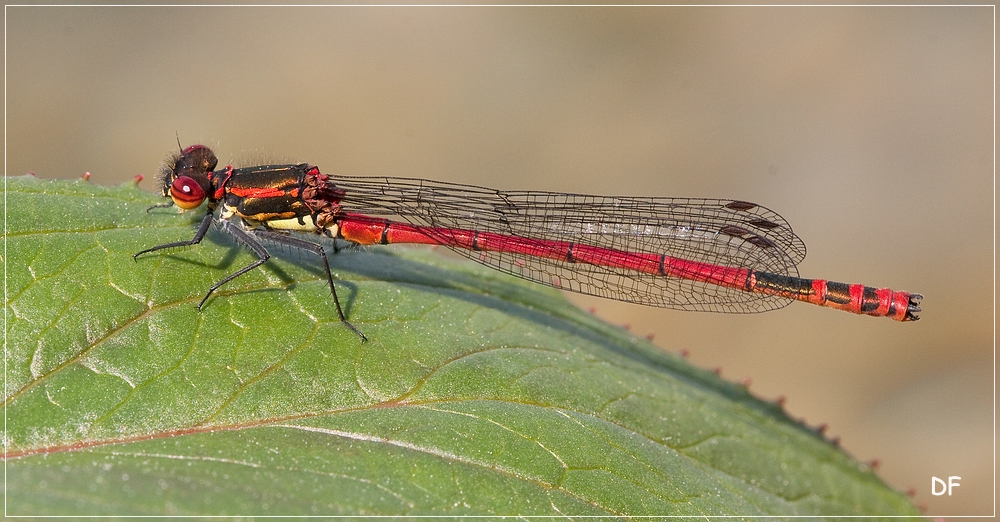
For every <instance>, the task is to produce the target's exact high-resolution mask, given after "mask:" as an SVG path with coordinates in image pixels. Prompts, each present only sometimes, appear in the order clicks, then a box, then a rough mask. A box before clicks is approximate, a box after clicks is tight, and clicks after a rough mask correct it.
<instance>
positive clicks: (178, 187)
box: [170, 176, 205, 210]
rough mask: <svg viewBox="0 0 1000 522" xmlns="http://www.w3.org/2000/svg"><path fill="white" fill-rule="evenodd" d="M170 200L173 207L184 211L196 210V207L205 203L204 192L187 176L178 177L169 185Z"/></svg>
mask: <svg viewBox="0 0 1000 522" xmlns="http://www.w3.org/2000/svg"><path fill="white" fill-rule="evenodd" d="M170 199H172V200H174V205H177V206H178V207H180V208H182V209H184V210H191V209H193V208H198V205H201V202H202V201H205V190H204V189H202V188H201V185H199V184H198V182H196V181H195V180H193V179H191V178H189V177H187V176H178V177H177V179H175V180H174V182H173V183H171V184H170Z"/></svg>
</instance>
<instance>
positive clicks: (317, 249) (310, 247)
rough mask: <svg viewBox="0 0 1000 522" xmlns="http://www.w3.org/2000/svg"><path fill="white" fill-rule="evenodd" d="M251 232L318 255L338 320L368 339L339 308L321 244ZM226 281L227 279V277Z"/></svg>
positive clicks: (275, 233) (275, 234)
mask: <svg viewBox="0 0 1000 522" xmlns="http://www.w3.org/2000/svg"><path fill="white" fill-rule="evenodd" d="M234 228H235V226H234ZM240 232H243V231H242V230H241V231H240ZM243 233H244V234H246V232H243ZM252 233H253V235H255V236H257V237H260V238H263V239H265V240H267V241H273V242H275V243H280V244H282V245H287V246H290V247H292V248H298V249H300V250H306V251H308V252H312V253H313V254H316V255H318V256H319V257H320V259H322V260H323V269H324V270H326V279H327V282H329V283H330V293H331V294H333V304H334V305H336V307H337V315H339V316H340V322H342V323H344V326H346V327H348V328H350V329H351V331H353V332H354V333H356V334H358V337H361V342H365V341H367V340H368V338H367V337H365V334H363V333H361V330H358V329H357V328H356V327H355V326H354V325H353V324H351V323H350V321H348V320H347V317H346V316H345V315H344V311H343V309H341V308H340V300H339V299H337V289H336V287H334V286H333V274H331V273H330V262H329V261H328V260H327V258H326V251H325V250H324V249H323V247H322V245H318V244H316V243H313V242H311V241H305V240H302V239H296V238H294V237H289V236H286V235H285V234H280V233H278V232H272V231H270V230H264V229H257V230H253V231H252ZM262 248H263V247H262ZM261 262H263V261H261ZM254 266H256V265H254ZM247 269H249V267H248V268H247ZM247 269H244V271H245V270H247ZM237 275H239V274H234V275H233V276H230V279H231V278H232V277H236V276H237ZM227 281H228V279H227ZM224 282H225V281H223V283H224ZM219 284H222V283H219ZM217 286H218V285H217Z"/></svg>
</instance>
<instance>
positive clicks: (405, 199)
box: [333, 176, 806, 313]
mask: <svg viewBox="0 0 1000 522" xmlns="http://www.w3.org/2000/svg"><path fill="white" fill-rule="evenodd" d="M333 181H334V183H335V184H336V186H337V188H338V189H341V190H343V191H344V195H343V197H342V200H341V205H342V210H343V212H348V213H358V214H365V215H368V216H377V217H384V218H386V219H389V220H393V221H401V222H406V223H409V224H412V225H415V226H418V227H423V228H422V231H423V233H425V234H427V235H428V236H431V237H433V238H435V239H438V240H446V239H448V237H449V236H450V235H452V234H453V233H456V232H460V231H467V230H474V231H479V232H493V233H496V234H504V235H511V236H521V237H527V238H531V239H534V240H541V241H560V242H566V241H572V242H574V243H577V244H587V245H593V246H596V247H600V248H607V249H613V250H618V251H621V252H634V253H647V254H666V255H668V256H671V257H675V258H680V259H686V260H692V261H698V262H702V263H709V264H713V265H720V266H726V267H733V268H748V269H751V270H758V271H764V272H770V273H773V274H780V275H788V276H794V277H797V276H798V269H797V268H796V265H797V264H798V263H799V262H801V261H802V259H803V258H804V257H805V254H806V248H805V245H804V244H803V242H802V240H801V239H799V238H798V236H796V235H795V234H794V233H793V232H792V229H791V227H790V226H789V225H788V223H787V222H785V220H784V219H783V218H782V217H781V216H779V215H778V214H777V213H775V212H773V211H771V210H769V209H767V208H765V207H762V206H760V205H756V204H753V203H747V202H743V201H735V200H726V199H700V198H654V197H617V196H590V195H582V194H563V193H555V192H539V191H501V190H493V189H488V188H484V187H476V186H472V185H460V184H453V183H443V182H435V181H428V180H421V179H407V178H371V177H345V176H336V177H333ZM442 243H447V241H442ZM452 250H454V251H455V252H457V253H459V254H461V255H463V256H465V257H468V258H469V259H472V260H473V261H476V262H479V263H482V264H484V265H487V266H489V267H491V268H494V269H497V270H500V271H502V272H506V273H508V274H512V275H515V276H518V277H522V278H524V279H528V280H530V281H534V282H536V283H541V284H544V285H549V286H553V287H556V288H561V289H564V290H571V291H574V292H580V293H583V294H589V295H595V296H599V297H605V298H610V299H616V300H620V301H627V302H631V303H639V304H644V305H650V306H659V307H665V308H675V309H682V310H701V311H715V312H729V313H754V312H762V311H766V310H771V309H775V308H780V307H782V306H785V305H786V304H788V303H789V302H791V301H790V300H788V299H786V298H782V297H777V296H766V295H760V294H753V293H748V292H743V291H740V290H738V289H733V288H726V287H720V286H716V285H712V284H710V283H704V282H699V281H691V280H686V279H680V278H674V277H664V276H661V275H656V274H648V273H641V272H636V271H631V270H627V269H622V268H615V267H605V266H596V265H591V264H585V263H572V262H568V261H566V260H556V259H548V258H540V257H534V256H526V255H524V254H518V253H511V252H495V251H488V252H483V251H472V250H466V249H461V248H452Z"/></svg>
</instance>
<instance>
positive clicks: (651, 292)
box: [133, 145, 922, 340]
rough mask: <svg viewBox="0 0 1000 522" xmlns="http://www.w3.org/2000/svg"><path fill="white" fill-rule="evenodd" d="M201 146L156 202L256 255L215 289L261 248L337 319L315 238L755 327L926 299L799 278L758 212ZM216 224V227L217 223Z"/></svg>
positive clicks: (898, 315)
mask: <svg viewBox="0 0 1000 522" xmlns="http://www.w3.org/2000/svg"><path fill="white" fill-rule="evenodd" d="M217 163H218V160H217V159H216V157H215V154H214V153H213V152H212V151H211V150H210V149H209V148H208V147H205V146H204V145H192V146H190V147H187V148H185V149H183V150H182V151H181V153H180V154H179V155H177V156H175V157H174V158H173V159H172V160H171V161H170V162H169V164H168V165H167V166H166V167H164V169H163V172H162V174H163V179H162V182H163V196H165V197H169V198H171V202H169V203H163V204H160V205H155V206H153V207H150V209H153V208H156V207H169V206H172V205H176V206H177V207H179V208H180V209H181V210H182V211H184V210H193V209H196V208H198V207H200V206H201V205H202V204H203V203H205V202H207V203H208V205H207V212H206V214H205V217H204V218H203V219H202V221H201V225H200V226H199V227H198V230H197V232H195V235H194V238H192V239H191V240H188V241H178V242H175V243H168V244H165V245H159V246H155V247H152V248H148V249H146V250H143V251H142V252H139V253H137V254H135V256H133V257H134V258H138V257H139V256H140V255H142V254H146V253H149V252H154V251H157V250H161V249H164V248H173V247H183V246H191V245H195V244H197V243H198V242H200V241H201V240H202V238H204V237H205V234H206V233H207V232H208V229H209V227H210V226H211V224H212V222H213V221H216V222H218V224H219V226H220V228H221V229H222V230H223V231H225V232H227V233H229V234H231V235H232V236H234V237H235V238H236V240H237V241H238V242H239V243H241V244H242V245H244V246H246V247H247V248H249V249H250V250H252V251H253V252H254V253H255V254H256V255H257V260H256V261H254V262H253V263H251V264H249V265H247V266H245V267H243V268H241V269H239V270H237V271H236V272H234V273H232V274H231V275H229V276H227V277H225V278H224V279H222V280H221V281H219V282H218V283H216V284H215V285H213V286H212V287H211V288H210V289H209V290H208V293H207V294H205V297H204V298H203V299H202V300H201V302H200V303H198V308H199V309H200V308H201V307H202V305H204V304H205V302H206V301H207V300H208V298H209V296H211V295H212V292H214V291H215V290H216V289H218V288H219V287H220V286H222V285H224V284H226V283H228V282H229V281H231V280H233V279H235V278H236V277H239V276H240V275H243V274H245V273H247V272H249V271H250V270H253V269H254V268H256V267H258V266H260V265H261V264H263V263H264V262H265V261H267V260H268V258H269V257H270V254H269V253H268V251H267V249H266V248H265V246H264V244H263V243H262V241H264V242H273V243H277V244H281V245H286V246H289V247H293V248H297V249H302V250H306V251H309V252H312V253H314V254H316V255H318V256H319V257H320V258H321V259H322V261H323V268H324V269H325V270H326V276H327V280H328V283H329V285H330V291H331V293H332V295H333V303H334V306H335V308H336V310H337V314H338V316H339V317H340V320H341V321H342V322H343V323H344V324H345V325H346V326H347V327H349V328H350V329H351V330H353V331H354V332H355V333H357V334H358V335H359V336H360V337H361V339H362V340H365V336H364V334H362V333H361V331H360V330H358V329H357V328H356V327H355V326H354V325H352V324H351V323H350V322H349V321H348V320H347V318H346V317H345V316H344V312H343V310H342V309H341V307H340V302H339V300H338V299H337V291H336V288H335V286H334V284H333V276H332V275H331V273H330V264H329V262H328V260H327V256H326V251H325V249H324V247H323V246H322V245H320V244H318V243H315V242H312V241H308V240H306V239H302V238H300V237H293V236H292V235H291V232H293V231H299V232H309V233H315V234H320V235H324V236H326V237H328V238H332V239H340V240H344V241H349V242H352V243H356V244H360V245H376V244H380V245H385V244H390V243H421V244H432V245H443V246H446V247H448V248H450V249H452V250H454V251H456V252H458V253H460V254H462V255H464V256H466V257H468V258H470V259H472V260H474V261H477V262H479V263H482V264H484V265H487V266H489V267H491V268H494V269H497V270H500V271H502V272H506V273H508V274H513V275H515V276H518V277H522V278H524V279H528V280H530V281H534V282H536V283H541V284H544V285H549V286H553V287H556V288H560V289H563V290H570V291H574V292H580V293H583V294H589V295H595V296H599V297H606V298H609V299H616V300H619V301H627V302H630V303H639V304H644V305H650V306H659V307H664V308H675V309H681V310H700V311H711V312H727V313H755V312H763V311H766V310H773V309H776V308H781V307H783V306H785V305H787V304H788V303H790V302H792V301H793V300H799V301H805V302H807V303H813V304H817V305H820V306H826V307H829V308H836V309H840V310H845V311H848V312H853V313H856V314H866V315H872V316H878V317H891V318H893V319H895V320H897V321H915V320H917V316H916V315H915V314H916V312H919V311H920V307H919V306H918V305H919V300H920V299H921V298H922V296H921V295H920V294H911V293H908V292H894V291H892V290H890V289H888V288H873V287H868V286H864V285H859V284H844V283H836V282H832V281H826V280H822V279H802V278H799V277H798V269H797V268H796V265H798V264H799V263H800V262H801V261H802V259H803V258H804V257H805V255H806V248H805V245H804V244H803V242H802V240H801V239H799V238H798V236H796V235H795V234H794V233H793V232H792V229H791V227H789V226H788V223H787V222H785V220H784V219H783V218H782V217H781V216H779V215H778V214H776V213H775V212H772V211H771V210H769V209H767V208H765V207H762V206H760V205H757V204H754V203H748V202H745V201H738V200H727V199H700V198H657V197H615V196H587V195H581V194H562V193H556V192H540V191H503V190H494V189H489V188H484V187H477V186H472V185H459V184H455V183H443V182H438V181H429V180H423V179H411V178H389V177H352V176H330V175H327V174H323V173H321V172H320V170H319V169H318V168H317V167H315V166H312V165H309V164H306V163H300V164H296V165H263V166H257V167H245V168H233V167H232V166H226V167H225V168H223V169H219V170H215V167H216V165H217ZM217 211H219V213H218V216H217V215H216V212H217Z"/></svg>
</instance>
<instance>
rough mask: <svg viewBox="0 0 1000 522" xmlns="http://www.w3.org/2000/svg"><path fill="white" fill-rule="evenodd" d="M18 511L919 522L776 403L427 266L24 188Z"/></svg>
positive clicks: (520, 296)
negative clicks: (261, 248) (296, 246)
mask: <svg viewBox="0 0 1000 522" xmlns="http://www.w3.org/2000/svg"><path fill="white" fill-rule="evenodd" d="M6 182H7V188H6V194H5V201H6V205H7V207H6V209H5V210H6V215H7V230H6V236H5V240H6V251H5V254H4V255H5V256H9V257H7V258H5V259H4V261H5V262H6V263H5V265H6V270H7V272H6V281H7V301H6V303H5V307H6V310H5V311H6V318H7V323H6V330H5V333H6V340H7V345H6V352H5V381H4V414H5V418H6V425H5V431H4V441H5V443H6V447H7V452H8V454H7V455H8V458H7V461H6V465H7V474H6V478H7V481H6V488H7V489H6V491H7V497H6V499H7V505H6V513H7V514H9V515H49V514H61V515H67V514H72V515H192V514H197V515H337V514H351V515H365V514H377V515H423V514H447V515H466V514H469V515H473V514H474V515H525V516H532V515H697V516H705V515H723V514H732V515H827V516H832V515H875V514H882V515H888V514H895V515H900V514H902V515H913V516H915V515H916V514H917V511H916V510H915V509H914V508H913V507H912V506H911V505H910V503H909V502H908V501H907V499H906V498H905V497H904V496H902V495H900V494H899V493H897V492H895V491H893V490H891V489H889V488H888V487H886V485H885V484H883V483H882V482H881V481H880V480H879V479H878V478H877V477H876V476H875V475H874V474H873V473H871V472H870V471H869V470H867V469H865V467H864V466H862V465H860V464H858V463H857V462H856V461H854V460H853V459H851V458H850V457H849V456H847V455H846V454H844V453H843V452H842V451H840V450H839V449H838V448H837V447H835V446H834V445H833V444H831V443H830V442H828V441H826V440H824V439H823V438H822V437H821V436H818V435H817V434H816V433H814V432H813V431H811V430H809V429H807V428H805V427H803V426H801V425H799V424H797V423H796V422H794V421H792V420H790V419H789V418H788V417H787V416H786V415H785V414H784V412H783V411H782V410H781V408H780V407H778V406H776V405H774V404H770V403H766V402H763V401H760V400H758V399H756V398H754V397H752V396H751V395H749V394H748V393H747V392H746V390H745V389H744V388H743V387H741V386H738V385H736V384H732V383H728V382H725V381H722V380H720V379H719V378H717V377H716V376H715V375H714V374H713V373H711V372H706V371H703V370H700V369H697V368H694V367H691V366H690V365H688V364H687V363H686V362H685V361H684V360H683V359H681V358H679V357H676V356H674V355H671V354H668V353H664V352H662V351H660V350H658V349H657V348H656V347H655V346H653V345H651V344H649V343H647V342H645V341H643V340H640V339H636V338H634V337H632V336H631V335H629V334H628V333H627V332H624V331H622V330H620V329H617V328H615V327H612V326H609V325H607V324H605V323H602V322H600V321H599V320H597V319H595V318H594V317H592V316H590V315H588V314H586V313H583V312H581V311H579V310H577V309H575V308H573V307H571V306H569V305H568V304H567V302H566V301H564V300H563V299H562V297H561V296H560V295H559V294H558V293H557V292H555V291H552V290H549V289H546V288H543V287H540V286H537V285H532V284H530V283H527V282H524V281H520V280H515V279H512V278H509V277H507V276H504V275H502V274H499V273H497V272H494V271H491V270H488V269H486V268H484V267H480V266H479V265H476V264H474V263H469V262H466V261H464V260H458V259H454V258H452V257H448V256H445V255H442V251H435V250H433V249H416V248H415V249H409V248H390V247H380V248H373V249H371V250H362V249H351V250H349V251H345V252H341V253H339V254H337V255H334V256H331V263H332V265H333V270H334V272H335V276H336V277H337V278H338V282H337V289H338V292H339V293H340V296H341V299H342V301H343V303H344V305H345V306H346V310H345V311H346V312H347V314H348V315H349V317H350V319H351V320H352V321H353V322H354V324H355V325H357V326H358V328H360V329H361V330H362V331H364V332H365V334H366V335H367V336H368V337H369V339H370V342H368V343H364V344H362V343H361V342H360V341H359V339H358V337H357V336H356V335H355V334H354V333H352V332H351V331H350V330H348V329H347V328H345V327H344V326H343V325H341V324H340V323H339V321H338V320H337V319H336V313H335V311H334V310H333V307H332V299H331V298H330V294H329V290H328V289H327V287H326V285H325V280H324V279H325V278H324V277H323V274H322V270H321V268H320V266H319V265H317V263H316V262H315V260H313V259H310V256H307V255H302V254H298V253H294V252H278V251H277V249H276V254H277V255H276V258H273V259H272V261H269V262H268V263H267V264H266V265H265V266H264V267H261V268H259V269H257V270H254V271H252V272H250V273H248V274H246V275H245V276H243V277H240V278H238V279H236V280H235V281H232V282H231V283H229V284H227V285H226V286H224V287H223V288H221V289H220V290H219V291H218V292H217V293H216V295H215V296H214V297H213V298H212V299H210V300H209V301H208V302H207V303H206V306H205V307H204V309H203V311H202V312H199V311H198V310H197V309H196V308H195V305H196V304H197V303H198V302H199V301H200V300H201V298H202V297H203V295H204V292H205V291H206V290H207V289H208V287H209V286H210V285H211V284H212V283H214V282H216V281H218V280H220V279H221V278H223V277H224V276H225V275H227V274H229V273H232V272H233V271H235V270H236V269H238V268H239V267H242V266H245V265H246V264H248V263H249V262H251V261H252V260H253V259H254V257H253V256H252V255H250V254H248V253H246V252H245V251H243V250H241V249H240V248H239V247H238V246H237V245H235V244H234V243H233V242H232V241H231V240H230V239H229V238H228V237H227V236H225V235H223V234H221V233H218V232H210V233H209V235H208V237H207V238H206V239H205V240H204V241H203V242H202V243H201V244H200V245H197V246H194V247H191V248H187V249H177V250H171V251H168V252H156V253H153V254H149V255H145V256H142V257H140V258H139V259H138V261H133V259H132V254H133V253H135V252H138V251H139V250H142V249H144V248H147V247H150V246H153V245H157V244H162V243H167V242H172V241H179V240H185V239H189V238H190V237H191V236H192V235H193V234H194V227H195V223H196V222H197V221H198V218H199V217H200V215H201V214H200V213H199V212H188V213H186V214H181V215H178V214H177V213H176V212H175V211H174V210H173V209H155V210H153V211H151V212H149V213H146V211H145V209H146V207H148V206H150V205H151V204H153V203H156V202H157V201H158V199H159V198H156V197H154V196H152V195H149V194H146V193H144V192H142V191H140V190H138V189H137V188H135V186H133V185H126V186H121V187H113V188H104V187H100V186H95V185H93V184H90V183H88V182H84V181H77V182H58V181H42V180H37V179H34V178H32V177H19V178H7V180H6Z"/></svg>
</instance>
